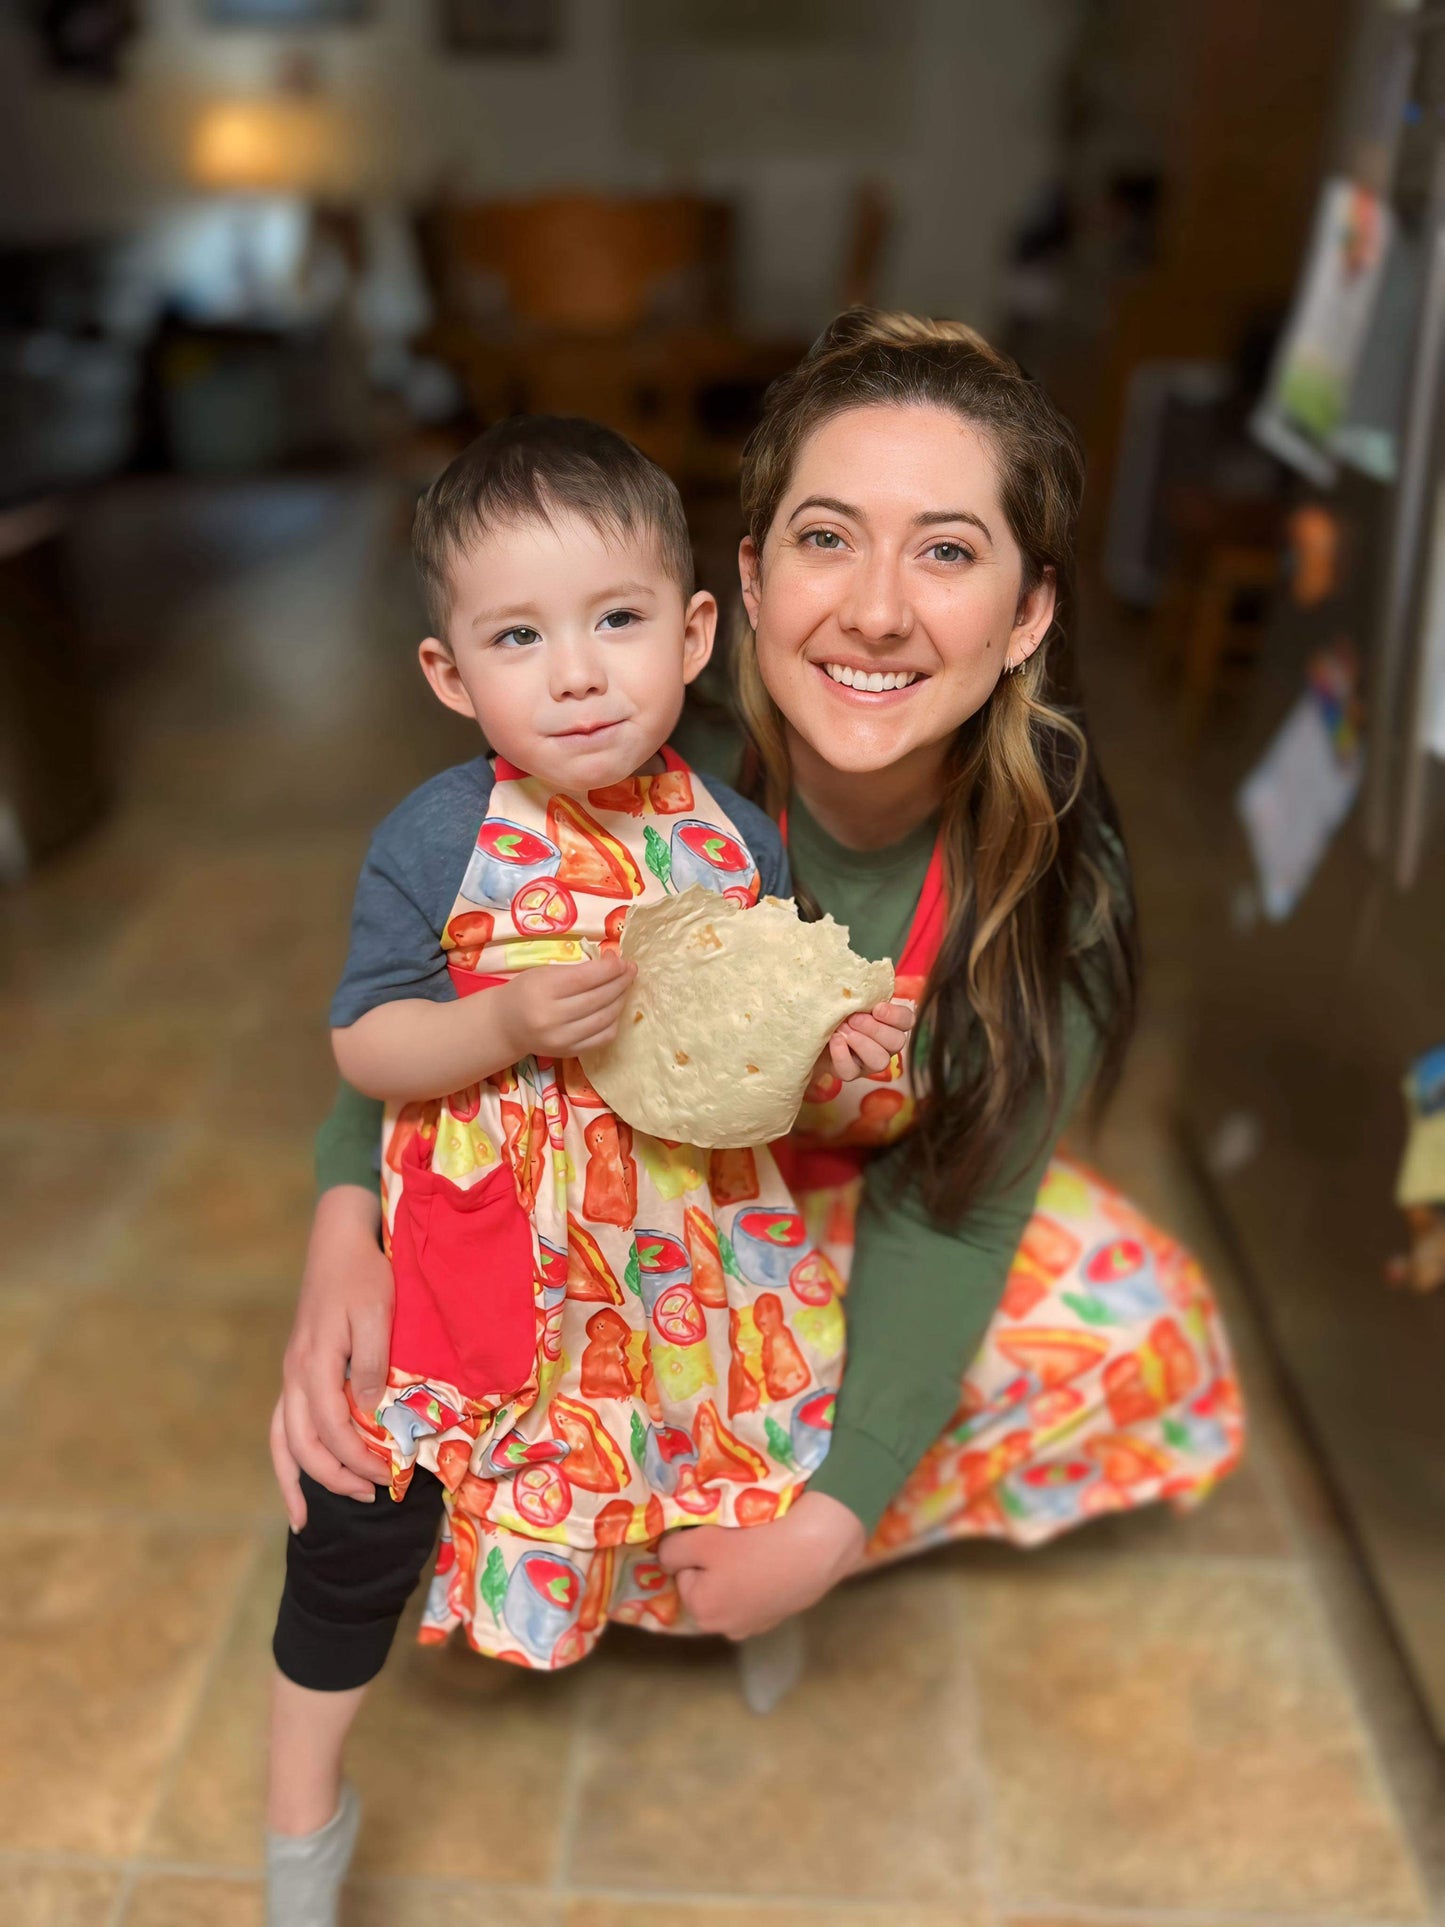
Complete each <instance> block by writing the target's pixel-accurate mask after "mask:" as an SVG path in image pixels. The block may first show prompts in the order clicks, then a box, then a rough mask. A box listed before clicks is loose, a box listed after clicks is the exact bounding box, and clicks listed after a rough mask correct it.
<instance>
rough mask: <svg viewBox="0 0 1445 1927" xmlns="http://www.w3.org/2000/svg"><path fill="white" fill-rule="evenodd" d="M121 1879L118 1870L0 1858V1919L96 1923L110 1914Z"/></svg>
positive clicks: (40, 1926) (27, 1923)
mask: <svg viewBox="0 0 1445 1927" xmlns="http://www.w3.org/2000/svg"><path fill="white" fill-rule="evenodd" d="M120 1880H121V1876H120V1873H119V1871H115V1872H109V1871H102V1870H100V1869H92V1868H87V1867H35V1866H28V1867H27V1866H7V1865H5V1864H4V1862H3V1861H0V1920H5V1921H10V1922H13V1923H14V1927H97V1923H98V1922H102V1921H105V1920H108V1919H109V1918H110V1909H111V1908H112V1906H113V1905H114V1904H115V1897H116V1894H117V1893H118V1892H119V1891H120Z"/></svg>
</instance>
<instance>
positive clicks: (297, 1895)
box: [266, 1784, 361, 1927]
mask: <svg viewBox="0 0 1445 1927" xmlns="http://www.w3.org/2000/svg"><path fill="white" fill-rule="evenodd" d="M360 1824H361V1802H360V1800H358V1799H357V1797H356V1788H355V1787H354V1786H351V1785H350V1784H348V1785H346V1786H343V1787H342V1789H341V1798H340V1800H339V1801H338V1802H337V1805H336V1811H335V1813H333V1814H332V1816H331V1818H330V1819H329V1820H328V1821H327V1822H326V1825H325V1826H324V1827H318V1828H317V1829H316V1831H315V1833H295V1834H292V1833H268V1834H267V1835H266V1927H336V1908H337V1903H338V1902H339V1900H340V1899H341V1885H342V1882H343V1881H344V1880H345V1878H346V1870H347V1868H348V1867H349V1866H350V1865H351V1856H352V1854H353V1852H354V1851H355V1849H356V1832H357V1828H358V1827H359V1826H360Z"/></svg>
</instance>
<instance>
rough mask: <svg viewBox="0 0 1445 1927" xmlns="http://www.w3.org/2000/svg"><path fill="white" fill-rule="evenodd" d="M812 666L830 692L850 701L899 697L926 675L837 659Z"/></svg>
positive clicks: (909, 670)
mask: <svg viewBox="0 0 1445 1927" xmlns="http://www.w3.org/2000/svg"><path fill="white" fill-rule="evenodd" d="M813 667H814V668H815V669H819V670H821V671H822V673H823V674H824V675H825V676H826V677H827V679H828V681H829V682H830V683H831V684H832V686H833V688H834V689H836V690H838V691H839V692H841V693H842V694H843V695H846V696H848V697H851V698H854V699H857V698H858V697H864V698H877V697H880V696H889V697H899V696H902V695H904V694H905V693H906V692H907V691H908V690H910V689H912V688H915V687H916V686H917V685H918V684H919V683H920V682H923V681H925V680H926V678H927V675H928V672H927V670H925V669H906V668H895V667H886V668H885V667H883V666H881V665H879V664H876V663H862V662H856V661H854V662H849V661H844V660H841V659H839V658H838V657H829V658H827V659H826V660H825V661H822V662H814V664H813Z"/></svg>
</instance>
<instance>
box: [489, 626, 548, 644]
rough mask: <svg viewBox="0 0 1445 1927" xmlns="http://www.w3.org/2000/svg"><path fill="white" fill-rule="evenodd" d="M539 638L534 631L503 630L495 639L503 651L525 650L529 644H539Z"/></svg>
mask: <svg viewBox="0 0 1445 1927" xmlns="http://www.w3.org/2000/svg"><path fill="white" fill-rule="evenodd" d="M541 640H542V638H541V636H540V635H539V634H538V633H537V631H536V630H535V629H524V628H517V629H504V630H503V631H502V633H501V635H499V636H498V637H497V642H498V644H499V645H500V646H501V647H502V648H504V649H525V648H527V647H528V646H529V645H530V644H531V643H534V642H540V641H541Z"/></svg>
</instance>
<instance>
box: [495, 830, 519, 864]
mask: <svg viewBox="0 0 1445 1927" xmlns="http://www.w3.org/2000/svg"><path fill="white" fill-rule="evenodd" d="M521 840H522V839H521V837H519V836H518V835H517V832H516V831H515V830H507V831H505V832H504V833H503V834H502V835H501V836H499V837H498V838H497V853H498V855H499V856H508V857H510V856H515V855H516V854H517V845H518V844H519V843H520V842H521Z"/></svg>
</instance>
